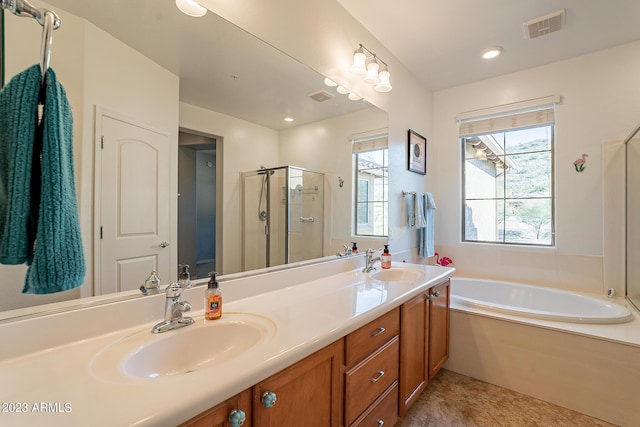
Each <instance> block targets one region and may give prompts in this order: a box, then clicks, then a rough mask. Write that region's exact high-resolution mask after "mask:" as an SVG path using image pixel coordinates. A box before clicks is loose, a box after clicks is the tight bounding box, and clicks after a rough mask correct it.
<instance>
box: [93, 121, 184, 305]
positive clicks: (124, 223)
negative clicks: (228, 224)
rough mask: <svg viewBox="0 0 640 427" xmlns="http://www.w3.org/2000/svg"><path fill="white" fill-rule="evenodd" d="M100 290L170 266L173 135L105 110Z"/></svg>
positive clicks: (139, 280) (130, 285)
mask: <svg viewBox="0 0 640 427" xmlns="http://www.w3.org/2000/svg"><path fill="white" fill-rule="evenodd" d="M98 119H99V120H101V124H102V141H101V149H100V150H99V151H100V152H99V154H98V155H99V156H100V172H99V178H100V182H99V183H98V186H97V187H98V188H97V191H98V192H99V193H100V202H99V203H100V207H99V212H100V215H99V224H98V226H99V227H100V231H99V233H100V235H99V237H97V241H98V245H97V246H98V247H97V248H96V249H97V251H96V260H97V261H98V262H97V263H96V264H97V265H96V279H97V280H96V294H98V295H99V294H107V293H112V292H121V291H126V290H131V289H138V288H139V287H140V285H142V284H143V283H144V280H145V279H146V278H147V277H148V276H149V274H150V273H151V270H156V271H157V273H158V276H160V278H161V279H162V280H163V283H169V282H170V277H169V273H170V271H171V268H170V267H171V265H170V263H171V253H172V250H171V249H172V248H171V247H170V245H171V243H172V242H171V241H170V238H171V230H170V223H171V218H170V217H171V213H170V211H171V210H170V164H169V150H170V140H169V136H168V135H167V134H163V133H159V132H157V131H154V130H150V129H147V128H145V127H142V126H140V125H136V124H132V123H129V122H126V121H124V120H120V119H117V118H113V117H111V116H108V115H105V114H101V115H100V116H99V117H98Z"/></svg>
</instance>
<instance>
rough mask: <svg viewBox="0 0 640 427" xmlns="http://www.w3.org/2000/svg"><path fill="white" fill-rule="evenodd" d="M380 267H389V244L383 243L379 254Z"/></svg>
mask: <svg viewBox="0 0 640 427" xmlns="http://www.w3.org/2000/svg"><path fill="white" fill-rule="evenodd" d="M380 267H382V268H383V269H389V268H391V254H390V253H389V245H388V244H387V245H384V250H383V251H382V255H380Z"/></svg>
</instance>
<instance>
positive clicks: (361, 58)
mask: <svg viewBox="0 0 640 427" xmlns="http://www.w3.org/2000/svg"><path fill="white" fill-rule="evenodd" d="M366 60H367V56H366V55H365V54H364V50H363V49H362V46H360V47H359V48H358V50H356V51H355V53H354V54H353V64H352V65H351V69H350V70H349V71H351V74H353V75H354V76H364V75H365V74H367V68H366V66H365V61H366Z"/></svg>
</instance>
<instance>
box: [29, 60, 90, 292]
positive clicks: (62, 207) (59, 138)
mask: <svg viewBox="0 0 640 427" xmlns="http://www.w3.org/2000/svg"><path fill="white" fill-rule="evenodd" d="M41 126H42V141H41V147H42V153H41V159H42V163H41V170H42V174H41V191H40V201H39V206H38V221H37V232H36V243H35V249H34V253H33V259H32V260H30V261H27V263H28V264H30V266H29V268H28V269H27V276H26V278H25V285H24V289H23V290H22V292H23V293H27V294H49V293H54V292H61V291H66V290H69V289H73V288H75V287H78V286H80V285H81V284H82V282H83V280H84V275H85V263H84V253H83V250H82V237H81V235H80V222H79V215H78V205H77V199H76V188H75V180H74V166H73V116H72V114H71V107H70V105H69V101H68V100H67V95H66V92H65V90H64V88H63V87H62V85H61V84H60V83H59V82H58V80H57V78H56V75H55V72H54V71H53V70H52V69H48V70H47V72H46V75H45V101H44V115H43V118H42V123H41Z"/></svg>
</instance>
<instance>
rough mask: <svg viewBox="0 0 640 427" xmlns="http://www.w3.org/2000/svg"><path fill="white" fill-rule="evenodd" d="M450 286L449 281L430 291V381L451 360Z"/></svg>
mask: <svg viewBox="0 0 640 427" xmlns="http://www.w3.org/2000/svg"><path fill="white" fill-rule="evenodd" d="M449 284H450V282H449V281H448V280H447V281H446V282H444V283H441V284H440V285H437V286H434V287H433V288H431V291H430V293H431V294H432V295H433V298H432V299H431V302H430V307H429V326H430V328H429V379H431V378H433V377H434V376H435V375H436V374H437V373H438V371H439V370H440V368H441V367H442V365H444V362H446V361H447V359H448V358H449V289H450V286H449ZM436 292H437V293H438V296H435V294H436Z"/></svg>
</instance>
